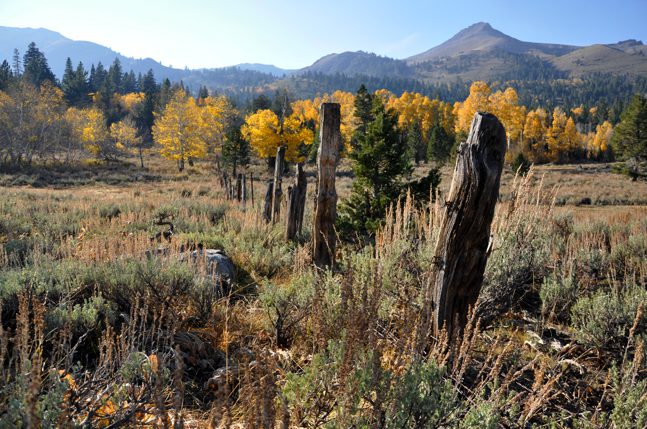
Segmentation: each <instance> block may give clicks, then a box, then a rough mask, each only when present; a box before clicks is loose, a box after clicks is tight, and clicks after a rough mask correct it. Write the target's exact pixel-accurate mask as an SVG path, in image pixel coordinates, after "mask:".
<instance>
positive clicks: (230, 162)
mask: <svg viewBox="0 0 647 429" xmlns="http://www.w3.org/2000/svg"><path fill="white" fill-rule="evenodd" d="M243 123H244V121H243V119H242V118H240V117H237V118H236V119H235V120H234V121H232V123H231V125H230V126H229V129H228V130H227V133H226V134H225V139H224V141H223V142H222V161H223V164H224V165H225V166H226V167H231V169H232V174H233V176H236V173H237V169H238V167H243V166H246V165H247V164H249V143H248V142H247V141H246V140H245V139H244V138H243V136H242V134H241V132H240V127H241V126H242V125H243Z"/></svg>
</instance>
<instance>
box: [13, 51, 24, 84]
mask: <svg viewBox="0 0 647 429" xmlns="http://www.w3.org/2000/svg"><path fill="white" fill-rule="evenodd" d="M11 61H12V66H13V75H14V76H15V77H20V76H22V61H21V60H20V52H19V51H18V49H17V48H14V50H13V57H12V60H11Z"/></svg>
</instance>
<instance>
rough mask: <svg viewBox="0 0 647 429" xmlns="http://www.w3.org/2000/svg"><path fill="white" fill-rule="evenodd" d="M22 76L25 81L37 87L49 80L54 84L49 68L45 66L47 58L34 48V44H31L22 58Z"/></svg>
mask: <svg viewBox="0 0 647 429" xmlns="http://www.w3.org/2000/svg"><path fill="white" fill-rule="evenodd" d="M23 67H24V71H23V75H24V77H25V79H27V81H29V82H31V83H32V84H34V85H35V86H37V87H40V85H41V84H42V83H43V82H45V81H46V80H49V81H50V82H52V83H55V82H56V78H55V77H54V73H52V70H51V69H50V68H49V65H48V64H47V58H45V55H44V54H43V53H42V52H41V51H40V50H39V49H38V48H37V47H36V44H35V43H34V42H31V43H30V44H29V46H28V47H27V52H25V55H24V57H23Z"/></svg>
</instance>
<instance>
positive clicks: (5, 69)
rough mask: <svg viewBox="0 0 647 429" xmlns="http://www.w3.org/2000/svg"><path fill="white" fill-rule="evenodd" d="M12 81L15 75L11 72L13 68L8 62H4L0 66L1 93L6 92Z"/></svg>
mask: <svg viewBox="0 0 647 429" xmlns="http://www.w3.org/2000/svg"><path fill="white" fill-rule="evenodd" d="M12 79H13V73H12V72H11V66H10V65H9V63H8V62H7V60H4V61H3V62H2V64H0V91H4V90H6V89H7V87H8V86H9V83H10V82H11V80H12Z"/></svg>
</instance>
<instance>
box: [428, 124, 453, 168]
mask: <svg viewBox="0 0 647 429" xmlns="http://www.w3.org/2000/svg"><path fill="white" fill-rule="evenodd" d="M453 146H454V138H453V137H452V136H451V135H449V134H448V133H447V131H445V128H443V127H442V126H441V125H440V124H435V125H434V126H433V128H432V129H431V132H430V133H429V144H428V145H427V159H428V160H429V161H435V162H436V163H438V164H444V163H445V162H446V161H447V160H448V159H449V156H450V155H451V151H452V147H453Z"/></svg>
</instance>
